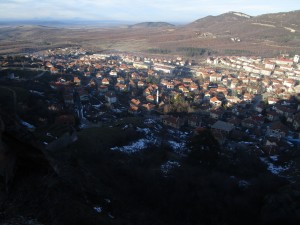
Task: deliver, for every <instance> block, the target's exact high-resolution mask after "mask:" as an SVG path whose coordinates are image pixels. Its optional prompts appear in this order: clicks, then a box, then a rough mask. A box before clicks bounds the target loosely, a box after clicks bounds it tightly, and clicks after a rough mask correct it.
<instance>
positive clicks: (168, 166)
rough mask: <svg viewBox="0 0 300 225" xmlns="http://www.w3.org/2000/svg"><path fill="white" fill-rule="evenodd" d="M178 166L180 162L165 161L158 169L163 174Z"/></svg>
mask: <svg viewBox="0 0 300 225" xmlns="http://www.w3.org/2000/svg"><path fill="white" fill-rule="evenodd" d="M178 167H180V164H179V163H178V162H176V161H167V162H165V163H164V164H162V165H161V166H160V170H161V172H162V173H163V174H164V175H168V174H169V173H170V171H171V170H173V169H175V168H178Z"/></svg>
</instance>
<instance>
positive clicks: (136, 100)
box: [130, 98, 141, 107]
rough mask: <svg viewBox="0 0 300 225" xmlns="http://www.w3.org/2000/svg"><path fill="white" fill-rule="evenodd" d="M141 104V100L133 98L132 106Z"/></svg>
mask: <svg viewBox="0 0 300 225" xmlns="http://www.w3.org/2000/svg"><path fill="white" fill-rule="evenodd" d="M140 104H141V102H140V100H138V99H135V98H133V99H131V101H130V106H133V107H134V106H137V107H138V106H140Z"/></svg>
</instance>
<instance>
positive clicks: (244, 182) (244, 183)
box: [239, 180, 251, 188]
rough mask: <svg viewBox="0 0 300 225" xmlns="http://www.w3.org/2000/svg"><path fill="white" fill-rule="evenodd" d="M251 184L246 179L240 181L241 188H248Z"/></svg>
mask: <svg viewBox="0 0 300 225" xmlns="http://www.w3.org/2000/svg"><path fill="white" fill-rule="evenodd" d="M250 185H251V184H250V182H248V181H246V180H240V181H239V187H240V188H246V187H248V186H250Z"/></svg>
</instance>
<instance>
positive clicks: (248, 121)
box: [241, 118, 258, 129]
mask: <svg viewBox="0 0 300 225" xmlns="http://www.w3.org/2000/svg"><path fill="white" fill-rule="evenodd" d="M241 125H242V127H245V128H248V129H252V128H254V127H257V126H258V123H257V122H256V121H255V120H253V119H251V118H246V119H243V120H242V122H241Z"/></svg>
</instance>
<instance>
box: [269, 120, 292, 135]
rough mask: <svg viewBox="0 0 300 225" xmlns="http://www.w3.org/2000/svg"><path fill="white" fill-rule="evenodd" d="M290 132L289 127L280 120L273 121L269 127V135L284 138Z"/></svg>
mask: <svg viewBox="0 0 300 225" xmlns="http://www.w3.org/2000/svg"><path fill="white" fill-rule="evenodd" d="M287 133H288V128H287V127H286V126H285V125H284V124H282V123H281V122H280V121H275V122H273V123H272V124H271V125H270V126H268V127H267V132H266V134H267V136H270V137H276V138H282V137H285V136H286V135H287Z"/></svg>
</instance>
